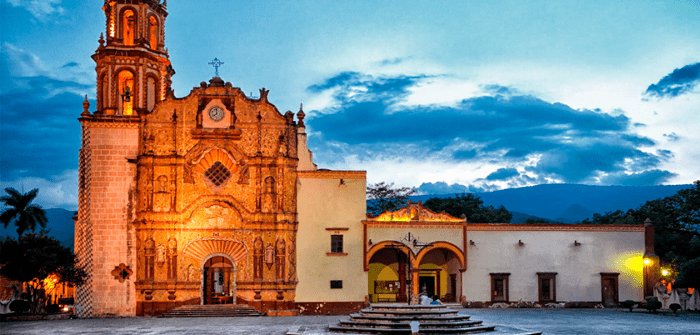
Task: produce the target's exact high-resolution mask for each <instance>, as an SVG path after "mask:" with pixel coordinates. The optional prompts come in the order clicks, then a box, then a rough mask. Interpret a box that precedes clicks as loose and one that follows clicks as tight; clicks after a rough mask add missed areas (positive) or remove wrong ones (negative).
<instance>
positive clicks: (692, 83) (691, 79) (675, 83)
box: [644, 63, 700, 98]
mask: <svg viewBox="0 0 700 335" xmlns="http://www.w3.org/2000/svg"><path fill="white" fill-rule="evenodd" d="M698 84H700V63H695V64H690V65H686V66H684V67H682V68H680V69H675V70H673V72H671V74H669V75H667V76H665V77H663V78H661V80H659V82H658V83H656V84H651V85H649V87H648V88H647V90H646V92H644V94H645V95H647V96H651V97H657V98H673V97H677V96H679V95H683V94H686V93H689V92H691V91H692V90H693V89H694V88H695V87H697V86H698Z"/></svg>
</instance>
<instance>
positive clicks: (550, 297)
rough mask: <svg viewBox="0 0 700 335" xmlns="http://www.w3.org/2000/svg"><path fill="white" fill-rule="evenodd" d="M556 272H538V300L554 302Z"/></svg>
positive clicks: (555, 295) (555, 296)
mask: <svg viewBox="0 0 700 335" xmlns="http://www.w3.org/2000/svg"><path fill="white" fill-rule="evenodd" d="M556 276H557V273H556V272H538V273H537V283H538V284H537V286H538V288H539V299H540V302H556V301H557V287H556V280H555V279H556Z"/></svg>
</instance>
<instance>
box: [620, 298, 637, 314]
mask: <svg viewBox="0 0 700 335" xmlns="http://www.w3.org/2000/svg"><path fill="white" fill-rule="evenodd" d="M636 304H637V302H636V301H633V300H625V301H623V302H622V307H624V308H627V309H629V310H630V312H631V311H632V309H633V308H634V306H635V305H636Z"/></svg>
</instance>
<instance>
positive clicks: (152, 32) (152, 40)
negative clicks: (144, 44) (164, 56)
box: [148, 16, 158, 50]
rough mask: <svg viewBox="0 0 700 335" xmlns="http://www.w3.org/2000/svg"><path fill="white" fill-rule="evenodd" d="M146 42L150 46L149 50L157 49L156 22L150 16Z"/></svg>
mask: <svg viewBox="0 0 700 335" xmlns="http://www.w3.org/2000/svg"><path fill="white" fill-rule="evenodd" d="M148 28H149V29H148V31H149V34H148V41H149V44H150V46H151V50H157V49H158V21H156V18H155V17H153V16H151V17H150V18H148Z"/></svg>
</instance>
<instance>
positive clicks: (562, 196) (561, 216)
mask: <svg viewBox="0 0 700 335" xmlns="http://www.w3.org/2000/svg"><path fill="white" fill-rule="evenodd" d="M691 187H692V185H690V184H688V185H660V186H591V185H578V184H547V185H537V186H530V187H522V188H511V189H506V190H500V191H494V192H484V193H475V194H476V195H478V196H479V197H481V200H483V201H484V205H486V206H494V207H498V206H501V205H503V206H504V207H505V208H506V209H508V210H509V211H510V212H518V213H519V215H518V216H517V220H515V219H516V216H514V220H513V222H524V220H525V219H527V218H526V217H525V219H523V216H522V215H520V214H526V215H531V216H536V217H540V218H545V219H549V220H553V221H559V222H564V223H574V222H576V221H580V220H583V219H586V218H589V217H591V216H592V215H593V214H594V213H600V214H603V213H605V212H610V211H616V210H622V211H627V210H629V209H632V208H637V207H639V206H641V205H643V204H644V203H646V202H647V201H650V200H656V199H660V198H665V197H668V196H672V195H674V194H676V192H678V191H679V190H682V189H687V188H691ZM453 196H454V194H430V195H417V196H411V197H410V198H411V201H419V200H422V201H425V200H427V199H430V198H433V197H438V198H448V197H453Z"/></svg>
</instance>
